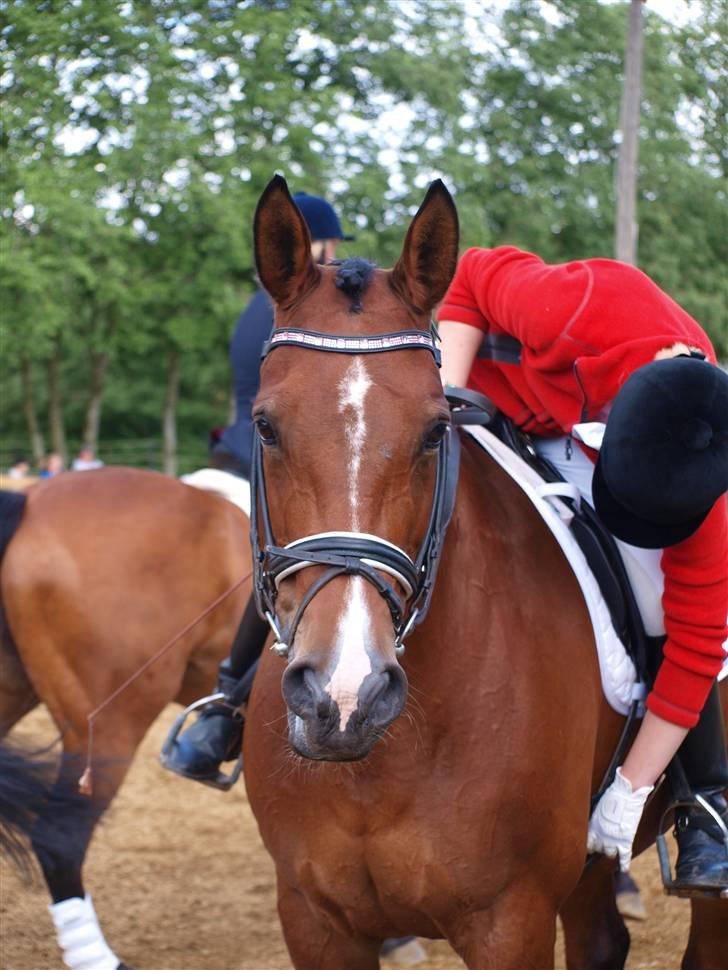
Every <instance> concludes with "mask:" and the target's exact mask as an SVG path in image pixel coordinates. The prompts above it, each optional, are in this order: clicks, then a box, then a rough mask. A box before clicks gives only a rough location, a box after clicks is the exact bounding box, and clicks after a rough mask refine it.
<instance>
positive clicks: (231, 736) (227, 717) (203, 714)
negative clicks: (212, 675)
mask: <svg viewBox="0 0 728 970" xmlns="http://www.w3.org/2000/svg"><path fill="white" fill-rule="evenodd" d="M267 635H268V624H267V623H265V622H264V621H262V620H261V619H260V618H259V617H258V614H257V612H256V609H255V603H254V601H253V599H252V597H251V599H250V600H249V601H248V604H247V606H246V608H245V612H244V613H243V618H242V620H241V621H240V626H239V627H238V632H237V633H236V635H235V640H234V642H233V648H232V651H231V654H230V657H229V658H228V659H227V660H223V662H222V663H221V664H220V668H219V671H218V679H217V688H216V693H221V694H223V695H224V699H223V700H221V701H213V702H211V703H209V704H206V705H205V706H204V707H203V708H202V710H201V711H200V713H199V715H198V717H197V720H196V721H195V723H194V724H192V725H191V726H190V727H188V728H187V729H186V730H185V731H183V732H182V733H181V734H180V735H179V737H177V735H176V731H175V728H173V729H172V734H171V735H170V738H168V740H167V742H166V743H165V745H164V747H163V749H162V755H161V760H162V764H163V765H164V767H165V768H168V769H169V770H170V771H174V772H175V773H176V774H178V775H182V776H183V777H184V778H191V779H192V780H193V781H201V782H203V783H204V784H207V785H213V786H214V787H217V788H224V789H227V788H229V787H230V786H231V784H232V783H233V782H234V780H235V779H236V778H237V775H235V778H233V781H230V779H229V777H228V776H225V775H222V773H221V771H220V765H221V764H222V762H223V761H234V760H235V759H236V758H238V757H239V756H240V752H241V749H242V741H243V726H244V720H243V715H242V712H241V710H240V707H241V705H242V704H243V703H244V702H245V701H246V700H247V699H248V695H249V694H250V688H251V686H252V684H253V678H254V676H255V670H256V667H257V662H258V658H259V657H260V654H261V652H262V650H263V646H264V644H265V640H266V637H267ZM177 730H179V728H177Z"/></svg>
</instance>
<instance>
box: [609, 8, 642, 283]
mask: <svg viewBox="0 0 728 970" xmlns="http://www.w3.org/2000/svg"><path fill="white" fill-rule="evenodd" d="M644 2H645V0H630V7H629V29H628V33H627V48H626V53H625V60H624V88H623V90H622V112H621V118H620V129H621V132H622V141H621V144H620V146H619V155H618V157H617V219H616V232H615V257H616V258H617V259H619V260H621V261H622V262H624V263H632V264H633V265H634V264H635V263H636V262H637V156H638V153H639V125H640V97H641V88H642V4H643V3H644Z"/></svg>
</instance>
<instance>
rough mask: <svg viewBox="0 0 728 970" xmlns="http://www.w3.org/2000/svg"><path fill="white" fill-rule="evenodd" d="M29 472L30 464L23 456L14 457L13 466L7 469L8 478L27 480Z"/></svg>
mask: <svg viewBox="0 0 728 970" xmlns="http://www.w3.org/2000/svg"><path fill="white" fill-rule="evenodd" d="M29 471H30V462H29V461H28V459H27V458H26V457H25V455H16V456H15V458H14V459H13V464H12V465H11V466H10V468H9V469H8V478H15V479H18V478H27V476H28V472H29Z"/></svg>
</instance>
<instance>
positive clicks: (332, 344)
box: [261, 327, 440, 367]
mask: <svg viewBox="0 0 728 970" xmlns="http://www.w3.org/2000/svg"><path fill="white" fill-rule="evenodd" d="M286 345H288V346H291V345H293V346H295V347H308V348H309V349H310V350H329V351H333V352H334V353H337V354H378V353H382V351H385V350H429V352H430V353H431V354H432V356H433V357H434V358H435V363H436V364H437V366H438V367H439V366H440V351H439V350H438V348H437V346H436V344H435V336H434V334H432V333H423V331H422V330H398V331H396V332H394V333H378V334H372V335H371V336H361V337H335V336H333V335H332V334H330V333H318V332H317V331H315V330H302V329H300V328H298V327H282V328H281V329H280V330H274V331H273V333H272V334H271V335H270V339H269V340H267V341H266V342H265V344H263V352H262V354H261V360H262V359H264V358H265V357H266V356H267V355H268V354H269V353H270V352H271V350H274V349H275V348H276V347H284V346H286Z"/></svg>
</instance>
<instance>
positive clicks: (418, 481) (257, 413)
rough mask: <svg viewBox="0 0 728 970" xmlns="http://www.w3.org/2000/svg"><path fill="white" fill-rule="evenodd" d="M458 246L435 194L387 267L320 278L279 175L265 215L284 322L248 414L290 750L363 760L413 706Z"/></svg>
mask: <svg viewBox="0 0 728 970" xmlns="http://www.w3.org/2000/svg"><path fill="white" fill-rule="evenodd" d="M457 245H458V227H457V215H456V212H455V207H454V205H453V202H452V199H451V198H450V195H449V193H448V192H447V190H446V189H445V187H444V185H443V184H442V183H441V182H439V181H438V182H435V183H433V184H432V185H431V186H430V189H429V191H428V193H427V196H426V198H425V200H424V202H423V204H422V206H421V208H420V210H419V212H418V213H417V215H416V216H415V218H414V219H413V221H412V224H411V225H410V228H409V231H408V233H407V238H406V240H405V243H404V249H403V252H402V255H401V256H400V259H399V260H398V262H397V264H396V266H395V267H394V269H392V270H389V271H385V270H380V269H377V268H376V267H375V266H373V265H372V264H371V263H368V262H367V261H365V260H356V259H350V260H345V261H344V262H341V263H331V264H329V265H326V266H317V265H315V264H314V263H313V261H312V259H311V249H310V240H309V236H308V231H307V228H306V224H305V222H304V220H303V218H302V216H301V214H300V212H299V211H298V209H297V208H296V206H295V205H294V203H293V201H292V199H291V197H290V195H289V193H288V189H287V186H286V183H285V181H284V180H283V179H282V178H280V177H276V178H274V179H273V180H272V182H271V183H270V184H269V185H268V187H267V189H266V190H265V192H264V193H263V196H262V197H261V200H260V202H259V204H258V208H257V211H256V216H255V255H256V263H257V268H258V273H259V276H260V279H261V282H262V283H263V285H264V286H265V288H266V290H267V291H268V293H269V294H270V296H271V297H272V299H273V301H274V304H275V309H276V324H275V330H274V331H273V335H272V339H271V342H270V344H269V345H268V348H267V355H266V359H265V361H264V364H263V367H262V371H261V384H260V391H259V393H258V397H257V399H256V401H255V405H254V409H253V413H254V420H255V424H256V428H257V436H256V442H255V446H254V456H253V469H254V470H253V490H254V498H253V505H254V515H253V522H252V534H253V542H254V546H255V551H257V553H258V557H257V559H258V570H257V576H256V587H257V596H258V604H259V608H260V609H261V611H262V612H264V613H266V614H267V615H268V617H269V620H270V622H271V625H272V626H273V628H274V630H275V631H276V633H277V636H278V641H279V643H278V644H277V650H278V652H279V653H280V654H281V655H283V656H287V657H288V665H287V668H286V671H285V673H284V675H283V696H284V698H285V701H286V704H287V705H288V711H289V736H290V742H291V744H292V746H293V748H294V749H295V750H296V751H298V752H299V753H300V754H302V755H304V756H306V757H309V758H316V759H329V760H351V759H357V758H362V757H364V756H365V755H366V754H367V753H368V751H369V750H370V748H371V747H372V745H373V744H374V742H375V741H376V740H377V738H378V737H379V736H380V735H381V734H382V732H383V731H384V729H385V728H386V727H387V725H388V724H390V723H391V722H392V721H393V720H394V718H396V717H397V715H398V714H399V713H400V712H401V710H402V707H403V706H404V702H405V699H406V694H407V679H406V677H405V674H404V671H403V670H402V668H401V667H400V665H399V663H398V659H397V658H398V655H399V654H400V653H401V652H402V649H403V648H402V644H401V641H402V639H403V637H404V636H405V635H407V633H408V632H409V630H410V629H412V628H413V627H414V625H415V624H416V623H417V621H418V619H419V618H420V617H421V616H422V615H423V613H424V611H425V610H426V607H427V601H428V598H429V590H430V588H431V582H432V580H433V579H434V568H435V566H436V561H437V553H438V548H439V541H440V539H441V532H442V528H443V525H444V520H445V519H446V516H447V511H446V506H447V505H448V500H449V496H448V495H447V491H448V489H447V481H446V480H447V478H448V475H447V469H446V465H447V448H446V445H447V444H448V442H449V440H450V414H449V410H448V407H447V403H446V401H445V398H444V397H443V393H442V388H441V384H440V380H439V376H438V370H437V367H436V363H435V360H436V357H437V349H436V346H435V341H434V337H433V334H432V330H431V322H430V313H431V310H432V308H433V306H434V305H435V304H436V303H437V302H438V301H439V300H440V299H441V298H442V296H443V294H444V292H445V290H446V288H447V285H448V283H449V281H450V279H451V277H452V274H453V272H454V269H455V264H456V261H457Z"/></svg>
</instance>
